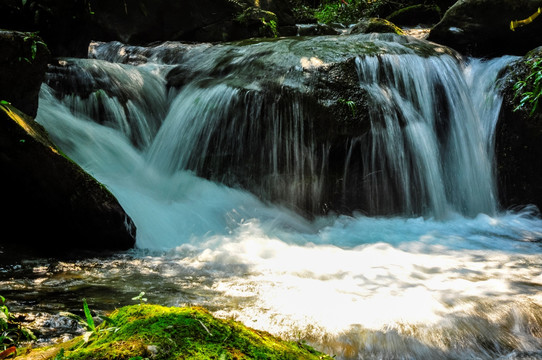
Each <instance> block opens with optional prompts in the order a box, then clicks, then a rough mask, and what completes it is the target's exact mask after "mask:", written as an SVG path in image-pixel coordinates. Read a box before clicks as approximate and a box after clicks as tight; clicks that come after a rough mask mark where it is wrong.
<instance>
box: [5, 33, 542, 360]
mask: <svg viewBox="0 0 542 360" xmlns="http://www.w3.org/2000/svg"><path fill="white" fill-rule="evenodd" d="M91 55H92V57H94V58H95V59H64V60H62V62H61V64H60V66H57V67H54V68H53V69H52V70H51V72H50V74H49V75H48V80H47V84H44V86H43V89H42V93H41V98H40V110H39V114H38V117H37V120H38V121H39V122H40V123H42V124H43V125H44V126H45V127H46V129H47V130H48V131H49V133H50V134H51V136H52V138H53V139H54V140H55V142H56V143H57V144H58V145H59V146H60V147H61V148H62V150H63V151H65V152H66V153H67V154H68V155H69V156H70V157H72V158H73V159H74V160H75V161H76V162H78V163H79V164H81V165H82V166H83V167H84V168H85V169H87V171H89V172H90V173H91V174H93V175H94V176H95V177H96V178H97V179H98V180H100V181H102V182H103V183H104V184H105V185H106V186H107V187H108V188H110V189H111V191H112V192H113V193H114V194H115V196H116V197H117V198H118V199H119V201H120V203H121V204H122V205H123V207H124V208H125V209H126V211H127V212H128V214H129V215H130V216H131V217H132V219H133V220H134V222H135V224H136V226H137V230H138V235H137V247H138V249H136V250H134V251H133V252H131V253H129V254H124V255H119V256H118V257H113V258H108V259H101V260H97V259H92V260H89V261H79V262H77V263H73V264H70V263H67V262H58V263H56V264H48V266H43V265H42V264H41V263H39V262H38V263H36V262H29V263H25V264H22V265H21V266H20V267H19V268H13V269H10V274H12V275H10V278H9V279H7V278H4V277H0V284H1V285H0V286H2V289H6V291H5V293H4V294H3V295H4V296H10V297H11V298H14V299H18V298H20V299H23V298H24V295H22V294H23V293H24V292H32V291H34V290H36V291H37V292H38V293H39V294H44V293H47V292H48V291H53V289H54V294H56V295H55V296H58V294H59V292H61V293H62V292H64V293H65V297H71V298H72V299H73V298H74V297H77V296H78V295H84V296H80V297H81V298H82V297H86V298H87V299H88V300H89V302H92V300H93V299H94V303H96V304H99V303H102V304H112V300H111V299H110V294H111V291H115V294H116V296H115V298H116V299H115V303H114V304H113V305H114V306H119V305H120V304H125V303H129V302H130V299H131V297H133V296H134V293H135V295H137V293H138V292H139V291H141V290H143V291H146V293H147V296H148V297H149V298H150V300H151V301H153V302H157V303H161V304H165V305H183V304H198V305H203V306H206V307H208V308H209V309H211V310H212V311H213V312H214V313H215V314H216V315H217V316H233V317H235V318H237V320H239V321H242V322H244V323H245V324H247V325H249V326H251V327H257V328H261V329H264V330H267V331H270V332H272V333H275V334H278V335H281V336H284V337H286V338H289V339H304V340H307V341H309V342H310V343H311V344H313V345H314V346H316V347H317V348H319V349H321V350H323V351H326V352H328V353H330V354H333V355H337V358H340V359H358V358H361V359H495V358H499V357H502V358H503V359H515V358H524V357H525V356H531V357H532V358H542V340H541V334H542V310H541V308H540V305H541V304H542V296H541V293H540V286H542V274H541V271H540V268H541V265H542V257H541V256H540V250H541V249H540V245H539V243H538V242H537V241H538V240H540V238H542V221H541V220H540V218H539V217H538V216H537V213H536V211H535V210H533V209H532V208H526V209H525V210H523V211H521V212H517V213H512V212H504V211H499V209H498V206H497V201H496V198H495V188H494V179H493V170H492V161H493V158H492V153H491V149H492V147H493V140H492V137H493V129H494V126H495V121H496V116H497V114H498V109H499V106H500V99H499V96H498V93H497V90H496V86H495V82H496V79H497V74H498V71H499V69H501V68H503V67H504V66H505V65H506V64H508V63H509V62H510V61H512V60H513V58H500V59H495V60H491V61H481V60H476V59H469V60H468V61H465V60H464V59H459V58H457V57H455V56H453V54H452V53H450V52H447V51H446V50H445V49H442V48H440V47H438V46H435V45H431V44H427V43H425V42H421V41H420V42H418V41H414V40H409V39H408V38H404V37H394V36H391V35H390V36H387V35H386V36H380V37H374V36H350V37H347V36H345V37H320V38H313V39H281V40H277V41H273V42H262V43H257V42H254V43H243V44H225V45H214V46H211V45H208V44H201V45H183V44H177V43H166V44H162V45H159V46H156V47H151V48H136V47H125V46H122V45H121V44H114V43H112V44H101V45H96V46H95V47H93V50H92V53H91ZM338 63H339V64H343V65H344V66H343V65H340V66H336V65H334V64H338ZM337 69H338V70H337ZM344 69H346V71H347V72H350V74H351V78H352V79H354V80H355V81H354V82H352V83H355V87H357V90H356V91H354V92H350V93H348V92H346V89H345V90H344V91H345V92H344V94H345V95H342V94H343V93H341V92H340V91H338V92H337V93H333V94H332V95H330V96H329V97H328V98H319V99H317V100H316V101H312V100H311V99H310V96H311V95H312V91H313V90H310V89H313V88H318V87H319V86H320V87H321V86H323V85H322V84H331V85H329V86H333V83H332V82H329V81H328V80H327V79H329V78H325V79H324V80H325V81H322V77H323V76H324V75H325V72H326V71H328V73H327V74H331V75H333V76H336V75H337V74H339V75H340V74H343V75H344V73H341V72H340V71H344ZM339 70H340V71H339ZM335 71H339V72H338V73H337V72H335ZM333 76H331V77H330V78H331V79H334V77H333ZM341 76H342V75H341ZM344 76H347V75H344ZM349 79H350V78H349ZM337 81H340V79H337ZM344 83H347V81H345V82H344ZM69 84H71V85H69ZM358 93H359V94H362V95H363V99H365V101H366V102H367V103H368V104H369V105H368V106H367V109H370V110H371V111H370V112H369V113H368V114H360V112H361V111H363V108H361V106H360V103H359V102H355V101H354V100H356V101H357V100H359V98H356V97H355V96H357V95H356V94H358ZM317 94H319V93H317ZM347 95H348V96H351V97H352V98H342V96H347ZM341 104H343V105H344V106H345V107H346V113H347V114H348V113H349V112H350V111H351V112H352V117H353V118H355V119H361V121H366V124H365V123H364V124H365V125H363V126H358V125H359V124H357V123H356V124H354V125H352V124H349V123H348V122H349V121H351V119H350V120H349V119H346V120H344V121H343V120H341V119H330V124H331V125H329V123H327V122H323V123H322V122H321V119H320V118H319V117H318V116H319V112H321V111H327V110H326V109H329V108H333V109H340V106H342V105H341ZM347 105H348V106H347ZM356 116H358V117H359V118H356ZM360 116H365V117H360ZM331 120H335V121H333V122H331ZM337 120H338V121H337ZM347 120H348V121H347ZM326 126H327V127H326ZM340 126H344V128H337V127H340ZM322 129H324V130H325V131H324V133H322ZM345 133H346V134H345ZM329 204H331V205H329ZM337 204H339V205H337ZM341 204H342V205H345V204H346V205H347V206H346V207H348V208H349V209H350V210H360V211H363V212H366V213H368V214H385V215H388V216H387V217H368V216H364V215H362V214H361V213H359V212H353V213H352V212H349V213H348V214H346V215H338V214H336V213H333V212H330V213H327V214H326V213H323V212H322V209H325V208H326V207H327V206H328V205H329V207H330V208H331V209H332V210H336V209H340V208H341ZM333 205H336V206H333ZM296 210H300V211H301V214H302V215H303V216H302V215H299V213H298V212H296ZM307 213H311V214H312V216H311V217H308V218H307V217H305V216H304V215H306V214H307ZM390 215H393V216H390ZM18 272H20V273H21V275H20V277H19V278H20V279H22V278H23V277H24V276H26V277H27V279H25V280H18V279H19V278H18V276H17V273H18ZM28 273H30V274H31V275H28ZM0 274H2V272H0ZM13 274H14V275H13ZM51 274H52V275H51ZM28 277H30V279H31V280H30V281H29V280H28ZM29 283H30V284H31V285H28V284H29ZM82 284H89V286H91V287H93V288H94V289H97V290H95V291H94V292H90V293H88V292H86V290H84V289H85V287H84V286H82ZM90 284H91V285H90ZM21 289H22V290H21ZM59 289H62V290H59ZM99 289H103V290H99ZM68 294H69V295H68ZM21 303H24V300H21Z"/></svg>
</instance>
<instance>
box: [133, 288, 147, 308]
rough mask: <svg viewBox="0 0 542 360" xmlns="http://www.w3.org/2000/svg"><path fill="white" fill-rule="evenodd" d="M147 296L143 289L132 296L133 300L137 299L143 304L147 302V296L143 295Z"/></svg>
mask: <svg viewBox="0 0 542 360" xmlns="http://www.w3.org/2000/svg"><path fill="white" fill-rule="evenodd" d="M143 296H145V292H144V291H142V292H140V293H139V295H137V296H135V297H133V298H132V300H136V301H139V305H141V304H143V303H144V302H147V298H146V297H143Z"/></svg>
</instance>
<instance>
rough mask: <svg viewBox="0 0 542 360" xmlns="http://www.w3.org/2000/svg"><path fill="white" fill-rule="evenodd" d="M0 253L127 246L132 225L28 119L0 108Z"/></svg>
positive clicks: (12, 256) (132, 233) (132, 234)
mask: <svg viewBox="0 0 542 360" xmlns="http://www.w3.org/2000/svg"><path fill="white" fill-rule="evenodd" d="M0 128H1V131H0V165H1V166H2V169H3V174H2V177H1V179H0V191H1V192H2V199H3V200H2V201H3V204H4V206H5V208H6V209H7V211H6V212H5V213H4V215H3V220H4V225H5V230H6V234H9V235H7V236H3V237H2V239H1V240H0V250H1V251H3V254H1V253H0V256H1V257H5V258H7V259H16V258H19V257H20V256H23V257H24V256H26V255H41V256H56V257H62V256H66V255H69V254H71V253H73V252H74V251H76V252H79V251H87V250H88V251H99V252H106V251H111V250H126V249H129V248H132V247H133V246H134V244H135V231H136V229H135V226H134V224H133V222H132V221H131V219H130V218H129V217H128V215H127V214H126V213H125V212H124V210H123V209H122V207H121V206H120V204H119V203H118V201H117V200H116V199H115V198H114V197H113V195H112V194H111V193H110V192H109V191H108V190H107V189H106V188H105V187H104V186H103V185H101V184H100V183H98V182H97V181H96V180H95V179H94V178H92V177H91V176H90V175H89V174H87V173H85V172H84V171H83V170H82V169H81V168H80V167H79V166H78V165H76V164H75V163H74V162H72V161H71V160H69V159H67V158H66V157H64V156H63V155H62V154H61V153H60V151H59V150H58V149H57V148H56V147H55V145H54V144H53V143H51V141H50V140H49V139H48V136H47V134H46V132H45V131H44V130H43V128H42V127H41V126H40V125H39V124H37V123H36V122H35V121H34V120H33V119H32V118H30V117H27V116H26V115H25V114H23V113H21V112H19V111H18V110H17V109H16V108H14V107H12V106H9V105H1V106H0Z"/></svg>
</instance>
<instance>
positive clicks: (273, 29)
mask: <svg viewBox="0 0 542 360" xmlns="http://www.w3.org/2000/svg"><path fill="white" fill-rule="evenodd" d="M260 20H261V21H262V24H263V26H264V28H266V29H268V30H269V32H270V33H271V34H272V37H278V36H279V31H278V27H277V22H276V21H275V20H269V21H265V18H263V17H262V18H261V19H260Z"/></svg>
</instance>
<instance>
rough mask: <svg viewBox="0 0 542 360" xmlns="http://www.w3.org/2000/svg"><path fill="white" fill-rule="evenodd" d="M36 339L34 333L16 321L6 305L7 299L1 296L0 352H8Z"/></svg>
mask: <svg viewBox="0 0 542 360" xmlns="http://www.w3.org/2000/svg"><path fill="white" fill-rule="evenodd" d="M35 339H36V337H35V336H34V334H33V333H32V331H30V330H29V329H27V328H25V327H24V326H22V325H21V324H20V323H19V322H17V321H16V319H15V317H14V316H13V315H12V314H11V312H10V311H9V308H8V306H7V305H6V299H5V298H4V297H3V296H0V350H1V351H2V352H4V351H8V350H9V349H8V348H13V347H17V346H19V344H20V342H21V341H29V340H35ZM6 349H8V350H6Z"/></svg>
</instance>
